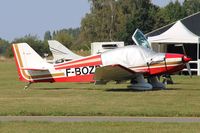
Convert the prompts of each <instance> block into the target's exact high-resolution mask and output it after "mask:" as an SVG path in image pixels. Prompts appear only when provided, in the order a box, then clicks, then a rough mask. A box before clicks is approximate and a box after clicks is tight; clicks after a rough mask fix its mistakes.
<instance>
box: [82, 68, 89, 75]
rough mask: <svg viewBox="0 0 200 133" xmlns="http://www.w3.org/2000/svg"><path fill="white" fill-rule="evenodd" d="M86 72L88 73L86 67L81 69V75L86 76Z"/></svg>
mask: <svg viewBox="0 0 200 133" xmlns="http://www.w3.org/2000/svg"><path fill="white" fill-rule="evenodd" d="M88 72H89V69H88V67H83V68H82V74H84V75H86V74H88Z"/></svg>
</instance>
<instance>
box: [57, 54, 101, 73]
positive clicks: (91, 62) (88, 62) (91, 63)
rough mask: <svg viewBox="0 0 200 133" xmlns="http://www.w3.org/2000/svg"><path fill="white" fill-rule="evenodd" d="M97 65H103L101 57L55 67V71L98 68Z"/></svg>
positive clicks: (92, 57)
mask: <svg viewBox="0 0 200 133" xmlns="http://www.w3.org/2000/svg"><path fill="white" fill-rule="evenodd" d="M96 65H102V60H101V55H95V56H90V57H85V58H82V59H79V60H75V61H69V62H67V63H62V64H58V65H55V69H56V70H58V69H67V68H76V67H84V66H96Z"/></svg>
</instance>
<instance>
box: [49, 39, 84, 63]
mask: <svg viewBox="0 0 200 133" xmlns="http://www.w3.org/2000/svg"><path fill="white" fill-rule="evenodd" d="M48 44H49V49H50V51H51V53H52V55H53V60H54V61H58V62H59V61H61V60H65V61H69V60H75V59H80V58H82V56H80V55H77V54H75V53H73V52H72V51H71V50H69V49H68V48H66V47H65V46H64V45H63V44H61V43H60V42H58V41H56V40H49V41H48Z"/></svg>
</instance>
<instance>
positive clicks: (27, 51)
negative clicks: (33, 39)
mask: <svg viewBox="0 0 200 133" xmlns="http://www.w3.org/2000/svg"><path fill="white" fill-rule="evenodd" d="M12 46H13V53H14V57H15V61H16V65H17V69H18V74H19V78H20V80H23V81H29V78H27V77H29V76H31V74H30V73H28V74H27V73H26V72H25V70H34V71H38V70H40V71H42V70H48V69H50V68H51V67H52V66H51V65H50V64H48V63H47V62H46V61H45V60H44V59H42V58H41V57H40V56H39V55H38V54H37V53H36V52H35V51H34V50H33V49H32V48H31V47H30V46H29V45H28V44H27V43H18V44H13V45H12ZM27 75H28V76H27Z"/></svg>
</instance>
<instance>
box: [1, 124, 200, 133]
mask: <svg viewBox="0 0 200 133" xmlns="http://www.w3.org/2000/svg"><path fill="white" fill-rule="evenodd" d="M199 130H200V123H140V122H139V123H134V122H72V123H50V122H4V123H0V132H1V133H198V132H199Z"/></svg>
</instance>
